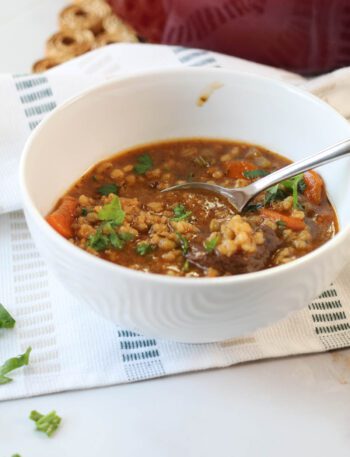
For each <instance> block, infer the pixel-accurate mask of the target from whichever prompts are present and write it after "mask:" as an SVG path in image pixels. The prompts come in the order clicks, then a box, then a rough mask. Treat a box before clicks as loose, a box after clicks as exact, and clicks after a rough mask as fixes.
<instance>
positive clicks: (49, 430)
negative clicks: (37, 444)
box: [29, 411, 62, 436]
mask: <svg viewBox="0 0 350 457" xmlns="http://www.w3.org/2000/svg"><path fill="white" fill-rule="evenodd" d="M29 419H31V420H33V421H34V422H35V424H36V428H37V430H39V431H40V432H43V433H46V435H47V436H51V435H52V434H53V433H54V432H55V431H56V430H57V428H58V426H59V425H60V423H61V420H62V419H61V418H60V417H59V416H58V415H57V414H56V411H51V412H50V413H49V414H46V415H44V414H40V413H38V411H32V412H31V413H30V416H29Z"/></svg>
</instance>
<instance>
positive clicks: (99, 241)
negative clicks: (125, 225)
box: [87, 230, 109, 252]
mask: <svg viewBox="0 0 350 457" xmlns="http://www.w3.org/2000/svg"><path fill="white" fill-rule="evenodd" d="M87 245H88V246H89V247H90V248H92V249H95V251H98V252H99V251H105V250H106V249H107V248H108V247H109V238H108V236H107V235H104V234H103V233H102V232H101V231H100V230H97V231H96V233H94V234H93V235H90V236H89V238H88V241H87Z"/></svg>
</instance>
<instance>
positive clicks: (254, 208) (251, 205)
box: [244, 203, 263, 213]
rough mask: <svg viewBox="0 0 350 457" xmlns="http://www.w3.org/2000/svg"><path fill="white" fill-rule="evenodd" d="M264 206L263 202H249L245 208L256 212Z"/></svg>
mask: <svg viewBox="0 0 350 457" xmlns="http://www.w3.org/2000/svg"><path fill="white" fill-rule="evenodd" d="M262 207H263V204H262V203H248V205H247V206H246V207H245V208H244V211H245V212H252V213H254V212H256V211H259V209H261V208H262Z"/></svg>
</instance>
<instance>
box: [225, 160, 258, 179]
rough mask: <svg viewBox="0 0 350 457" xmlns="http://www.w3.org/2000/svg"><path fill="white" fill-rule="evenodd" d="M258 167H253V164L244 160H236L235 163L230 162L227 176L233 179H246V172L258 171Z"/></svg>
mask: <svg viewBox="0 0 350 457" xmlns="http://www.w3.org/2000/svg"><path fill="white" fill-rule="evenodd" d="M256 169H257V167H256V166H255V165H253V164H252V163H251V162H247V161H244V160H234V161H233V162H229V164H228V166H227V176H228V177H229V178H233V179H239V178H244V177H245V176H244V174H243V173H244V172H245V171H251V170H256Z"/></svg>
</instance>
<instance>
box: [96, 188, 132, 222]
mask: <svg viewBox="0 0 350 457" xmlns="http://www.w3.org/2000/svg"><path fill="white" fill-rule="evenodd" d="M97 216H98V218H99V219H100V220H101V221H113V222H114V223H115V224H117V225H121V224H122V223H123V222H124V218H125V212H124V211H123V210H122V205H121V203H120V199H119V197H117V195H115V196H114V197H113V199H112V200H111V202H110V203H107V204H106V205H104V206H103V207H102V208H101V209H100V211H99V212H98V213H97Z"/></svg>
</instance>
